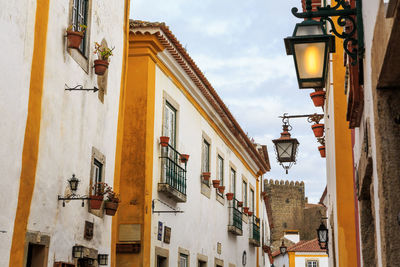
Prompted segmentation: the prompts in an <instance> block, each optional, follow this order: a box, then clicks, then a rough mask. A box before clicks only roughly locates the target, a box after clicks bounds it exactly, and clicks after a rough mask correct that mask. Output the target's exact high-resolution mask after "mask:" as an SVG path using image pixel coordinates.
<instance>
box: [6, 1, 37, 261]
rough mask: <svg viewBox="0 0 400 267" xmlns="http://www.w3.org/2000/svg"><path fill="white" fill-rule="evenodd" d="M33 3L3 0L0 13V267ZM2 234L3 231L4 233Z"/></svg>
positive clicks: (11, 215)
mask: <svg viewBox="0 0 400 267" xmlns="http://www.w3.org/2000/svg"><path fill="white" fill-rule="evenodd" d="M35 13H36V1H27V0H24V1H3V2H2V8H1V12H0V25H1V30H0V32H1V33H2V34H0V42H1V49H2V51H3V53H2V60H1V61H0V70H1V75H0V83H1V86H0V114H1V115H2V120H1V121H0V133H1V136H2V142H1V146H0V147H1V148H0V158H1V160H0V176H1V182H2V185H3V186H1V188H0V208H1V211H2V212H1V214H0V231H1V232H0V266H8V265H9V254H10V247H11V240H12V235H13V225H14V220H15V210H16V207H17V199H18V190H19V178H20V174H21V157H22V148H23V143H24V135H25V126H26V118H27V112H28V97H29V84H30V75H31V65H32V52H33V36H34V27H35ZM3 231H5V232H3Z"/></svg>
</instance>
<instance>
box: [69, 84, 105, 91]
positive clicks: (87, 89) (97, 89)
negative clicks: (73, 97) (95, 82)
mask: <svg viewBox="0 0 400 267" xmlns="http://www.w3.org/2000/svg"><path fill="white" fill-rule="evenodd" d="M65 91H93V93H96V92H97V91H99V88H97V87H96V86H93V88H83V85H80V84H78V85H77V86H75V87H69V86H68V85H67V84H65Z"/></svg>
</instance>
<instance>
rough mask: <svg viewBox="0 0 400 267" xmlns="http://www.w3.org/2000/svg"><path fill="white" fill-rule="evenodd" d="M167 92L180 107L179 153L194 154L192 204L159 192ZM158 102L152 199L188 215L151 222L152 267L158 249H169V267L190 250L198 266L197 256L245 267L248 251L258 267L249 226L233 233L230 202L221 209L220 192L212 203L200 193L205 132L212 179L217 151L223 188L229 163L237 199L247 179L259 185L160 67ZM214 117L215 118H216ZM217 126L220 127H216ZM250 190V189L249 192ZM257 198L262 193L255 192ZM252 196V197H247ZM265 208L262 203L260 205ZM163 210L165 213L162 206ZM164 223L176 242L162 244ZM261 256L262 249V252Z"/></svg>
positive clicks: (158, 217)
mask: <svg viewBox="0 0 400 267" xmlns="http://www.w3.org/2000/svg"><path fill="white" fill-rule="evenodd" d="M164 92H165V93H167V94H168V95H169V96H170V97H172V98H173V99H174V101H175V102H176V103H178V105H179V110H178V116H177V117H178V122H177V124H178V126H177V150H178V151H179V152H180V153H185V154H189V155H190V159H189V162H188V164H187V193H186V195H187V202H186V203H178V204H176V205H175V203H174V201H170V200H168V199H167V198H165V197H164V196H163V195H162V194H159V193H158V191H157V184H158V182H159V177H160V166H161V161H160V159H159V156H160V153H161V151H160V145H159V137H160V136H161V135H162V118H163V117H162V114H163V94H164ZM155 95H156V99H155V130H154V148H155V149H154V162H155V164H154V169H153V173H154V179H153V199H161V200H162V201H164V202H167V203H168V204H169V205H171V206H172V207H175V208H178V209H180V210H183V211H184V213H181V214H176V215H174V214H159V215H158V214H157V215H153V218H152V229H153V231H152V252H151V257H152V258H151V265H154V261H155V259H154V247H155V246H158V247H162V248H167V249H168V250H169V262H170V266H175V265H174V264H175V263H177V262H178V247H181V248H184V249H187V250H189V251H190V264H191V266H196V265H197V253H200V254H204V255H206V256H208V264H209V265H208V266H213V265H214V257H215V258H218V259H222V260H224V266H228V264H229V263H233V264H236V266H242V265H241V262H242V253H243V251H246V254H247V265H246V266H256V248H255V247H253V246H252V245H249V225H248V224H247V223H245V222H243V236H234V235H232V234H230V233H228V227H227V226H228V218H229V215H228V214H229V209H228V203H227V201H225V204H224V205H222V204H221V203H220V202H218V201H217V200H216V192H215V189H214V188H212V186H211V188H212V190H211V197H210V199H209V198H207V197H206V196H204V195H203V194H201V180H200V174H201V147H202V133H203V131H204V132H205V133H206V134H207V135H208V136H209V137H210V138H211V140H212V141H211V151H210V156H211V157H210V159H211V164H210V169H211V178H210V179H211V180H212V179H216V157H217V149H218V150H219V151H221V152H222V153H223V154H224V156H225V157H224V167H225V169H224V181H225V182H224V183H225V186H226V189H225V193H226V192H228V191H229V188H230V187H229V185H230V184H229V173H230V167H229V162H232V163H233V164H234V165H235V166H236V171H237V172H236V173H237V180H236V196H237V197H238V199H239V200H240V199H241V196H242V175H244V176H245V177H246V178H247V179H248V183H249V184H251V185H252V186H253V187H254V188H256V180H255V177H253V176H252V175H251V174H250V172H249V171H248V170H247V169H246V168H245V167H244V165H243V163H242V162H241V161H240V160H239V159H238V158H237V157H236V155H235V154H234V153H233V152H232V151H231V149H230V148H229V147H228V146H227V145H226V144H225V143H224V141H223V140H222V139H221V138H220V136H219V135H218V134H217V133H216V132H215V131H214V130H213V129H212V128H211V126H210V125H209V123H208V122H207V121H206V120H205V119H204V118H203V117H202V116H201V115H200V113H199V112H198V111H197V110H196V108H195V107H194V106H193V105H192V104H191V103H190V102H189V101H188V99H187V98H186V97H185V95H184V94H183V93H182V92H181V91H180V90H179V89H178V88H177V87H176V86H175V85H174V84H173V82H172V81H171V80H170V78H168V77H167V76H166V75H165V74H164V73H163V72H162V71H161V70H160V69H159V68H158V67H157V68H156V93H155ZM214 116H215V115H214ZM217 123H218V122H217ZM248 188H249V187H248ZM256 194H257V193H256ZM248 195H249V194H248ZM261 204H262V203H261V202H260V205H261ZM160 207H161V208H164V209H165V208H166V209H168V208H167V207H165V206H164V207H163V206H162V205H160ZM158 221H161V222H162V223H163V225H164V226H169V227H171V228H172V230H171V243H170V244H165V243H163V242H161V241H158V240H157V225H158ZM217 242H220V243H221V244H222V253H221V255H219V254H217ZM260 253H261V249H260Z"/></svg>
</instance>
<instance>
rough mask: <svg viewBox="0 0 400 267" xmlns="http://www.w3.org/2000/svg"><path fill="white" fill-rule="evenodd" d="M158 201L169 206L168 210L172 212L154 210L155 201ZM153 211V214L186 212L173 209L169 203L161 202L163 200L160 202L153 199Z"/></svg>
mask: <svg viewBox="0 0 400 267" xmlns="http://www.w3.org/2000/svg"><path fill="white" fill-rule="evenodd" d="M156 200H157V201H158V202H161V203H162V204H164V205H165V206H167V207H168V208H170V209H171V210H154V202H155V201H156ZM151 210H152V213H175V214H176V213H183V212H184V211H183V210H177V209H175V208H173V207H171V206H170V205H168V204H167V203H165V202H164V201H161V200H159V199H153V200H152V201H151Z"/></svg>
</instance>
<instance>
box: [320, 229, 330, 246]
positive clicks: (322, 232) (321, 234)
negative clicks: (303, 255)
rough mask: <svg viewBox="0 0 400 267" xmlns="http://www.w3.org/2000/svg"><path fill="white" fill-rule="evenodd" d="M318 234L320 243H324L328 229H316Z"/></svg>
mask: <svg viewBox="0 0 400 267" xmlns="http://www.w3.org/2000/svg"><path fill="white" fill-rule="evenodd" d="M318 236H319V240H320V242H321V243H325V242H326V240H327V236H328V231H327V230H325V229H323V230H322V229H321V230H319V231H318Z"/></svg>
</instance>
